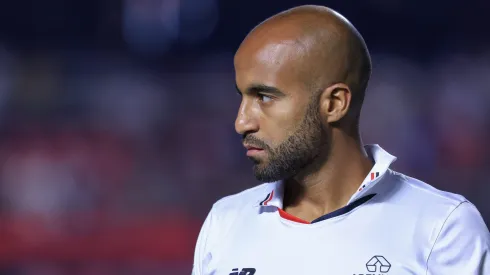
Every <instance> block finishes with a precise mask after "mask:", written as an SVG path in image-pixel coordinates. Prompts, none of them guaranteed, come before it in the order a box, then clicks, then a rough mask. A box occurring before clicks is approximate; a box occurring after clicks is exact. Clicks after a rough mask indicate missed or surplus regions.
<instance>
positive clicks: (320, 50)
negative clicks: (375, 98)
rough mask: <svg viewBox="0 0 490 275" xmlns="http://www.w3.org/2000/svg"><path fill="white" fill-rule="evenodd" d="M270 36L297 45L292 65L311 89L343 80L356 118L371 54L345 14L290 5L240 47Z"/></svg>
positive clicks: (257, 43)
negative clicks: (294, 62) (295, 60)
mask: <svg viewBox="0 0 490 275" xmlns="http://www.w3.org/2000/svg"><path fill="white" fill-rule="evenodd" d="M274 40H275V41H281V43H283V44H290V45H291V46H294V47H296V48H297V49H296V53H295V54H296V58H298V59H300V60H298V61H299V62H297V64H295V65H296V66H295V68H294V69H295V70H296V72H297V73H298V74H299V75H298V76H299V77H300V78H301V79H302V80H303V81H304V84H305V85H306V87H307V88H308V89H310V91H311V92H318V91H322V90H323V89H325V88H326V87H328V86H329V85H332V84H335V83H345V84H346V85H347V86H348V87H349V89H350V90H351V92H352V99H351V102H350V109H349V114H351V115H354V116H355V117H356V118H357V116H358V115H359V113H360V109H361V106H362V103H363V100H364V93H365V90H366V88H367V84H368V81H369V78H370V75H371V58H370V55H369V51H368V49H367V46H366V44H365V42H364V39H363V38H362V36H361V35H360V34H359V32H358V31H357V30H356V28H355V27H354V26H353V25H352V24H351V23H350V22H349V21H348V20H347V19H346V18H345V17H343V16H342V15H341V14H339V13H337V12H336V11H334V10H332V9H330V8H327V7H323V6H315V5H304V6H299V7H296V8H292V9H289V10H286V11H283V12H281V13H279V14H277V15H274V16H272V17H270V18H268V19H267V20H265V21H264V22H262V23H261V24H259V25H258V26H257V27H255V28H254V29H253V30H252V31H251V32H250V33H249V35H248V36H247V37H246V38H245V40H244V41H243V43H242V45H241V47H240V48H241V49H244V48H247V50H254V49H255V50H256V49H257V48H259V47H263V46H264V45H265V44H267V43H270V42H272V41H274ZM292 58H293V57H292Z"/></svg>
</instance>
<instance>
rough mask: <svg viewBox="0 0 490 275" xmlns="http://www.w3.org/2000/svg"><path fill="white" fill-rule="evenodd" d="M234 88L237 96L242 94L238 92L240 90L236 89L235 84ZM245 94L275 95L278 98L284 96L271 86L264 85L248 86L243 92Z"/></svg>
mask: <svg viewBox="0 0 490 275" xmlns="http://www.w3.org/2000/svg"><path fill="white" fill-rule="evenodd" d="M235 88H236V90H237V92H238V93H239V94H242V92H241V91H240V89H239V88H238V86H237V85H236V84H235ZM245 93H253V94H258V93H266V94H269V95H275V96H278V97H280V96H284V93H283V92H281V90H279V89H278V88H276V87H273V86H268V85H264V84H252V85H250V86H248V88H247V89H246V90H245Z"/></svg>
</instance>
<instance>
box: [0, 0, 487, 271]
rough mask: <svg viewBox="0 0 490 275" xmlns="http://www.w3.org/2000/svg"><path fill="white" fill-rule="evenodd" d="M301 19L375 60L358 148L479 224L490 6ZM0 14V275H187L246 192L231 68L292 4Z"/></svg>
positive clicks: (30, 4) (138, 5) (37, 8)
mask: <svg viewBox="0 0 490 275" xmlns="http://www.w3.org/2000/svg"><path fill="white" fill-rule="evenodd" d="M310 2H311V3H312V4H322V5H329V6H330V7H333V8H335V9H337V10H338V11H340V12H341V13H343V14H344V15H345V16H346V17H347V18H349V19H350V20H352V21H353V23H354V24H355V25H356V26H357V27H358V29H359V30H360V32H361V33H362V34H363V35H364V37H365V38H366V41H367V44H368V45H369V47H370V50H371V52H372V54H373V65H374V71H373V75H372V79H371V82H370V86H369V89H368V92H367V97H366V100H365V104H364V108H363V116H362V120H361V130H362V135H363V139H364V140H363V141H364V142H365V143H376V144H379V145H381V146H382V147H383V148H385V149H386V150H387V151H388V152H390V153H391V154H393V155H395V156H397V157H398V160H397V161H396V162H395V163H394V166H393V168H395V169H396V170H398V171H400V172H403V173H405V174H408V175H410V176H413V177H416V178H419V179H421V180H423V181H426V182H427V183H429V184H431V185H433V186H435V187H437V188H440V189H444V190H447V191H451V192H456V193H459V194H462V195H464V196H465V197H467V198H468V199H469V200H470V201H472V202H473V203H474V204H475V205H476V206H477V207H478V208H479V210H480V212H481V213H482V215H483V216H484V218H485V221H486V222H487V223H490V204H489V203H488V199H487V196H488V195H487V194H488V193H489V192H490V185H489V180H488V168H489V167H490V157H489V156H490V146H488V141H489V140H490V108H488V106H490V78H489V77H488V76H489V75H490V51H489V50H488V49H490V47H489V45H490V40H489V37H490V36H488V35H487V33H488V30H487V27H486V26H487V25H488V24H485V23H483V22H484V21H485V19H486V17H487V16H486V14H485V12H486V11H487V10H488V7H489V5H490V4H489V3H490V2H488V1H487V2H485V1H477V0H475V1H470V2H468V1H465V2H461V1H456V0H448V1H445V2H444V3H443V4H441V3H442V2H440V1H432V2H431V1H423V2H422V1H414V0H397V1H394V0H389V1H388V0H386V1H383V0H375V1H374V0H373V1H355V5H353V1H339V0H330V1H321V0H317V1H310ZM310 2H309V3H310ZM2 4H3V5H2V6H1V7H0V275H67V274H70V275H115V274H118V275H119V274H127V275H153V274H158V275H162V274H169V275H183V274H187V275H188V274H190V270H191V266H192V256H193V250H194V244H195V241H196V238H197V234H198V231H199V229H200V226H201V224H202V222H203V219H204V217H205V215H206V214H207V213H208V211H209V209H210V208H211V205H212V204H213V203H214V202H215V201H216V200H218V199H219V198H221V197H223V196H225V195H228V194H232V193H235V192H239V191H240V190H243V189H246V188H249V187H252V186H254V185H256V184H258V182H257V181H256V180H255V179H254V178H253V175H252V171H251V164H250V163H249V161H248V160H247V158H246V157H245V152H244V150H243V148H242V145H241V140H240V136H238V135H237V134H236V133H235V132H234V120H235V116H236V112H237V108H238V106H239V104H240V98H239V96H238V95H237V93H236V91H235V83H234V72H233V51H234V50H235V49H236V48H237V46H238V44H239V43H240V42H241V40H242V39H243V36H244V35H245V34H246V33H247V32H248V31H249V30H250V29H251V28H252V27H253V26H255V24H257V23H258V22H260V21H262V20H264V19H265V18H266V17H268V16H270V15H272V14H274V13H276V12H279V11H281V10H284V9H286V8H290V7H292V6H295V5H299V4H304V1H299V0H283V1H268V2H264V1H259V0H249V1H218V0H122V1H121V0H107V1H98V0H85V1H63V0H44V1H35V0H20V1H5V3H2ZM441 6H443V7H441ZM4 46H5V47H4ZM463 52H467V53H468V52H471V53H472V54H463Z"/></svg>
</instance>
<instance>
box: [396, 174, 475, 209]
mask: <svg viewBox="0 0 490 275" xmlns="http://www.w3.org/2000/svg"><path fill="white" fill-rule="evenodd" d="M390 172H391V176H392V179H395V181H397V182H399V183H400V184H401V187H402V188H403V190H404V192H403V193H404V194H403V195H404V197H405V198H406V199H407V200H408V201H411V202H412V203H416V204H419V205H426V206H427V205H432V206H438V205H439V206H442V207H456V206H458V205H460V204H461V203H463V202H467V201H468V200H467V199H466V198H465V197H464V196H462V195H460V194H456V193H453V192H449V191H445V190H442V189H438V188H436V187H434V186H433V185H431V184H429V183H427V182H425V181H422V180H420V179H417V178H414V177H411V176H407V175H405V174H402V173H399V172H396V171H390Z"/></svg>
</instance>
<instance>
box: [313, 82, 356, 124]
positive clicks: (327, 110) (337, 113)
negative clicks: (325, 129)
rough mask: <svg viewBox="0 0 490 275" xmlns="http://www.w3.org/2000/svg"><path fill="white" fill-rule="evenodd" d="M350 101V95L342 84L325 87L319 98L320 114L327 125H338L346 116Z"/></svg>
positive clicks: (348, 90) (349, 91) (347, 88)
mask: <svg viewBox="0 0 490 275" xmlns="http://www.w3.org/2000/svg"><path fill="white" fill-rule="evenodd" d="M351 100H352V93H351V90H350V89H349V87H348V86H347V85H346V84H344V83H337V84H334V85H331V86H329V87H327V88H326V89H325V90H323V92H322V93H321V96H320V112H321V113H322V117H324V118H325V119H326V122H327V123H338V122H339V121H340V120H341V119H342V118H343V117H345V116H346V115H347V112H348V111H349V106H350V104H351Z"/></svg>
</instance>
